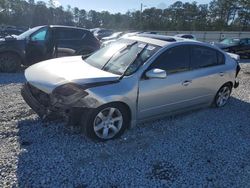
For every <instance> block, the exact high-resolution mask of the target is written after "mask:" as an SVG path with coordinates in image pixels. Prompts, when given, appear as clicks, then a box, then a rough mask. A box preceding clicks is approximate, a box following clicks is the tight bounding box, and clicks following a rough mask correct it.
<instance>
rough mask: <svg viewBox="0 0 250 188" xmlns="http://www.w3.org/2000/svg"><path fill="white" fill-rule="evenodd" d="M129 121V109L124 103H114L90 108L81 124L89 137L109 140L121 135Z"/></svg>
mask: <svg viewBox="0 0 250 188" xmlns="http://www.w3.org/2000/svg"><path fill="white" fill-rule="evenodd" d="M109 114H111V116H109ZM129 122H130V118H129V114H128V110H127V109H126V108H125V107H124V106H123V105H121V104H115V103H114V104H107V105H103V106H101V107H99V108H96V109H93V110H90V111H89V112H88V114H85V116H84V117H82V120H81V125H82V126H83V130H84V133H85V135H86V136H87V137H89V138H91V139H93V140H98V141H108V140H111V139H115V138H118V137H120V136H121V135H122V134H123V133H124V131H125V130H126V129H127V127H128V125H129Z"/></svg>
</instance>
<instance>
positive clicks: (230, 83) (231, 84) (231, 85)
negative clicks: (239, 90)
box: [221, 82, 233, 89]
mask: <svg viewBox="0 0 250 188" xmlns="http://www.w3.org/2000/svg"><path fill="white" fill-rule="evenodd" d="M224 85H230V87H231V89H232V88H233V82H227V83H225V84H223V85H222V86H221V87H223V86H224Z"/></svg>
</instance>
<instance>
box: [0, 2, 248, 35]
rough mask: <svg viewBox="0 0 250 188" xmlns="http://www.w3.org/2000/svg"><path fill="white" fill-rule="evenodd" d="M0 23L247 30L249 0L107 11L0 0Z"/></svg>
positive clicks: (154, 28)
mask: <svg viewBox="0 0 250 188" xmlns="http://www.w3.org/2000/svg"><path fill="white" fill-rule="evenodd" d="M0 23H1V24H2V25H16V26H26V27H34V26H37V25H47V24H61V25H74V26H78V27H85V28H95V27H105V28H112V29H117V30H118V29H124V30H245V31H250V1H249V0H213V1H212V2H210V3H209V4H201V5H198V4H197V3H196V2H192V3H189V2H187V3H183V2H181V1H177V2H175V3H173V4H172V5H170V6H169V7H167V8H165V9H159V8H148V9H144V10H143V12H141V11H139V10H138V11H134V12H130V11H128V12H127V13H126V14H121V13H116V14H111V13H109V12H107V11H102V12H97V11H95V10H90V11H88V12H87V11H85V10H84V9H79V8H72V7H70V6H67V8H66V9H65V8H63V7H62V6H61V7H55V5H54V3H53V1H52V0H49V1H48V4H45V3H44V2H43V1H38V2H36V3H35V1H34V0H28V1H25V0H0Z"/></svg>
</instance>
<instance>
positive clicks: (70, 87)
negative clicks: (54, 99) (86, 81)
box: [52, 84, 88, 97]
mask: <svg viewBox="0 0 250 188" xmlns="http://www.w3.org/2000/svg"><path fill="white" fill-rule="evenodd" d="M52 94H53V95H55V96H62V97H69V96H72V95H75V94H80V95H81V96H82V97H85V96H87V95H88V93H87V92H86V91H84V88H81V87H80V86H78V85H76V84H64V85H61V86H59V87H57V88H56V89H54V91H53V92H52Z"/></svg>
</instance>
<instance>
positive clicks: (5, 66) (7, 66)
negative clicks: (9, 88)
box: [0, 52, 21, 73]
mask: <svg viewBox="0 0 250 188" xmlns="http://www.w3.org/2000/svg"><path fill="white" fill-rule="evenodd" d="M20 67H21V59H20V58H19V57H18V56H17V55H16V54H14V53H11V52H6V53H2V54H0V72H7V73H10V72H17V71H18V70H20Z"/></svg>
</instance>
